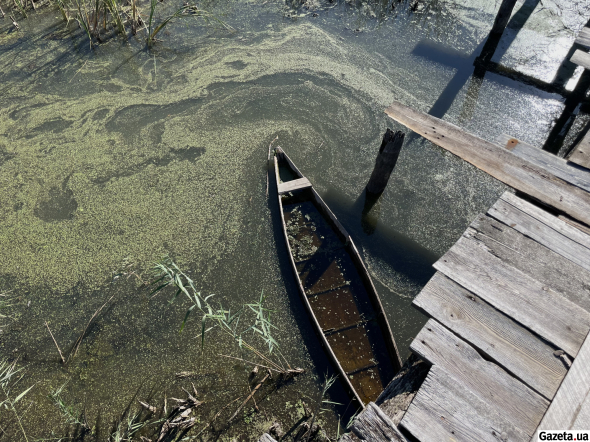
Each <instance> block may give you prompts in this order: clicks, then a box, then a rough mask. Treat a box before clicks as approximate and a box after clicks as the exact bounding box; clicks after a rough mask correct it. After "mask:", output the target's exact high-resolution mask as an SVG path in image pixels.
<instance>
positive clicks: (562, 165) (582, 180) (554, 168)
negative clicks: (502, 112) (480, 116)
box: [497, 134, 590, 192]
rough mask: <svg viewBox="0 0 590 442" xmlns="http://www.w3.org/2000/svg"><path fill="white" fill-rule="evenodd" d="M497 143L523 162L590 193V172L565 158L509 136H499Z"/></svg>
mask: <svg viewBox="0 0 590 442" xmlns="http://www.w3.org/2000/svg"><path fill="white" fill-rule="evenodd" d="M497 142H498V144H499V145H500V146H502V147H505V148H506V149H508V150H509V151H510V152H512V153H513V154H514V155H516V156H518V157H520V158H522V159H523V160H526V161H529V162H531V163H533V164H535V165H536V166H539V167H542V168H544V169H545V170H548V171H549V172H551V173H552V174H554V175H555V176H556V177H558V178H561V179H562V180H564V181H567V182H568V183H571V184H573V185H574V186H578V187H580V188H582V189H584V190H585V191H587V192H590V171H588V170H584V169H581V168H579V167H575V166H573V165H571V163H570V164H568V162H567V161H566V160H564V159H563V158H559V157H558V156H556V155H553V154H551V153H549V152H547V151H545V150H543V149H539V148H536V147H533V146H531V145H530V144H527V143H524V142H522V141H520V140H517V139H516V138H512V137H510V136H509V135H504V134H501V135H499V136H498V138H497Z"/></svg>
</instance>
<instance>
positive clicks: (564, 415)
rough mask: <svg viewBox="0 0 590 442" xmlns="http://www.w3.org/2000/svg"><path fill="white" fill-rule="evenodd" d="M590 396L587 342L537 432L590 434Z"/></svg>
mask: <svg viewBox="0 0 590 442" xmlns="http://www.w3.org/2000/svg"><path fill="white" fill-rule="evenodd" d="M574 320H575V319H574ZM589 396H590V339H588V338H586V340H585V341H584V345H582V348H581V349H580V351H579V352H578V356H577V357H576V359H574V363H573V364H572V367H571V368H570V370H569V372H568V374H567V375H566V377H565V379H564V380H563V383H562V384H561V386H560V387H559V390H558V391H557V394H556V395H555V398H554V399H553V402H551V405H550V406H549V409H548V410H547V413H545V416H544V417H543V420H542V421H541V423H540V424H539V427H538V429H537V431H540V430H588V429H589V428H590V420H588V414H587V407H588V405H589V404H588V398H589ZM583 409H584V410H583ZM581 411H583V413H581ZM534 440H537V439H536V438H535V439H534Z"/></svg>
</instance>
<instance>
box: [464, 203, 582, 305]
mask: <svg viewBox="0 0 590 442" xmlns="http://www.w3.org/2000/svg"><path fill="white" fill-rule="evenodd" d="M463 236H467V237H472V238H473V239H474V240H476V241H478V242H480V243H481V246H482V247H484V248H485V249H486V250H488V251H489V252H490V253H492V254H493V255H494V256H496V257H498V258H500V259H501V260H502V261H504V262H505V263H507V264H509V265H511V266H513V267H515V268H516V269H518V270H520V271H521V272H523V273H526V274H527V275H529V276H530V277H531V278H533V279H536V280H537V281H539V282H540V283H542V284H544V285H546V286H547V287H550V288H551V289H553V290H555V291H556V292H558V293H559V294H561V295H563V296H565V297H566V298H567V299H569V300H570V301H572V302H573V303H575V304H577V305H579V306H580V307H582V308H583V309H585V310H586V311H589V312H590V271H588V270H586V269H584V268H582V267H580V266H578V265H577V264H574V263H572V262H571V261H570V260H569V259H567V258H564V257H563V256H561V255H560V254H558V253H555V252H554V251H553V250H551V249H549V248H547V247H545V246H544V245H542V244H539V243H538V242H537V241H535V240H533V239H531V238H529V237H528V236H525V235H523V234H522V233H520V232H518V231H516V230H514V229H513V228H512V227H509V226H507V225H505V224H503V223H501V222H500V221H497V220H495V219H494V218H491V217H489V216H485V215H479V216H477V217H476V219H475V220H474V221H473V222H472V223H471V225H470V227H469V228H468V229H467V230H466V231H465V233H463Z"/></svg>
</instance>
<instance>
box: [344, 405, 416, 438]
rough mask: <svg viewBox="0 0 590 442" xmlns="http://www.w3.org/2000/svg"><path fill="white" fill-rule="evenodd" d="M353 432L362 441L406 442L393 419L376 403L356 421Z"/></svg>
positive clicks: (368, 406)
mask: <svg viewBox="0 0 590 442" xmlns="http://www.w3.org/2000/svg"><path fill="white" fill-rule="evenodd" d="M352 431H353V433H354V434H356V435H357V436H358V437H360V438H361V440H366V441H371V442H406V438H405V437H404V436H403V435H402V434H401V433H400V432H399V430H398V429H397V427H396V426H395V425H394V424H393V422H391V419H389V417H387V415H386V414H385V413H384V412H383V411H382V410H381V409H380V408H379V407H378V406H377V405H375V403H374V402H369V405H367V408H365V410H364V411H363V412H362V413H361V414H360V415H359V416H358V417H357V418H356V419H355V420H354V423H353V424H352Z"/></svg>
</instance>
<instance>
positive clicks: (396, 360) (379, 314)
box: [273, 148, 401, 408]
mask: <svg viewBox="0 0 590 442" xmlns="http://www.w3.org/2000/svg"><path fill="white" fill-rule="evenodd" d="M279 157H280V158H279ZM273 159H274V169H275V179H276V186H277V189H278V185H279V183H280V175H279V159H280V160H283V161H285V162H286V163H287V165H288V166H289V167H290V168H291V170H292V171H293V172H294V173H295V174H296V175H297V176H298V178H304V175H303V174H302V173H301V172H300V171H299V169H298V168H297V166H295V164H294V163H293V162H292V161H291V159H290V158H289V156H288V155H287V154H286V153H285V152H284V151H283V150H282V149H281V148H276V149H275V155H273ZM305 190H307V191H310V192H311V195H312V198H313V200H314V201H313V202H315V205H316V207H317V208H318V209H319V210H320V213H321V215H322V216H323V217H324V218H325V219H326V221H328V222H329V224H331V226H330V227H331V228H332V229H333V230H334V232H335V233H336V234H337V235H338V236H339V237H340V240H342V242H344V245H345V248H346V251H347V253H348V254H349V256H351V258H352V261H353V264H354V266H355V268H356V270H357V272H358V273H359V276H360V278H361V281H362V283H363V286H364V287H365V290H366V292H367V294H368V297H369V300H370V302H371V305H372V307H373V309H374V310H375V316H376V319H377V321H378V325H379V328H380V330H381V332H382V333H383V335H384V336H383V338H384V339H383V340H384V341H385V346H386V348H387V352H388V355H389V357H390V359H391V362H392V365H393V371H394V376H395V374H396V373H397V372H399V370H400V369H401V360H400V357H399V352H398V349H397V345H396V343H395V339H394V337H393V333H392V332H391V327H390V326H389V321H388V320H387V316H386V315H385V311H384V310H383V304H382V303H381V300H380V298H379V295H378V294H377V290H376V289H375V286H374V285H373V281H372V280H371V278H370V276H369V273H368V271H367V268H366V267H365V265H364V263H363V261H362V259H361V257H360V254H359V252H358V250H357V248H356V246H355V245H354V242H353V241H352V238H351V237H350V235H349V234H348V232H347V231H346V229H344V227H343V226H342V224H340V221H338V219H337V218H336V216H335V215H334V213H332V211H331V210H330V208H329V207H328V205H327V204H326V203H325V202H324V200H323V199H322V198H321V197H320V195H319V194H318V193H317V191H316V190H315V189H314V187H313V185H312V187H311V188H307V189H305ZM277 197H278V201H279V209H280V210H279V211H280V213H281V222H282V227H283V236H284V238H285V243H286V245H287V250H288V252H289V260H290V262H291V267H292V269H293V273H294V274H295V279H296V280H297V284H298V287H299V292H300V295H301V297H302V298H303V303H304V304H305V307H306V309H307V311H308V313H309V315H310V316H311V318H312V324H313V325H314V327H315V329H316V332H317V333H318V334H319V335H320V337H321V338H320V339H321V341H322V344H323V346H324V349H325V350H326V351H327V352H328V355H329V356H330V359H331V360H332V363H333V364H334V365H335V366H336V368H337V371H339V374H340V377H341V378H342V379H343V381H344V382H345V384H346V385H347V387H348V388H349V389H350V391H351V392H352V395H353V396H354V398H355V399H356V400H357V401H358V402H359V404H361V406H362V407H363V408H365V407H366V404H365V403H364V402H363V400H362V399H361V398H360V396H359V394H358V393H357V391H356V389H355V388H354V386H353V385H352V383H351V382H350V379H349V378H348V375H347V373H346V372H345V371H344V369H343V368H342V365H341V364H340V361H339V360H338V358H337V357H336V354H335V353H334V351H333V349H332V346H331V345H330V343H329V342H328V340H327V338H326V336H325V335H324V332H323V330H322V328H321V326H320V324H319V322H318V320H317V318H316V315H315V313H314V311H313V309H312V307H311V303H310V302H309V299H308V298H307V295H306V293H305V289H304V287H303V284H302V282H301V277H300V276H299V272H298V271H297V266H296V264H295V258H294V257H293V250H292V249H291V244H290V243H289V238H288V234H287V225H286V223H285V216H284V214H283V202H282V200H281V195H279V194H278V192H277ZM389 381H391V380H389Z"/></svg>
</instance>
